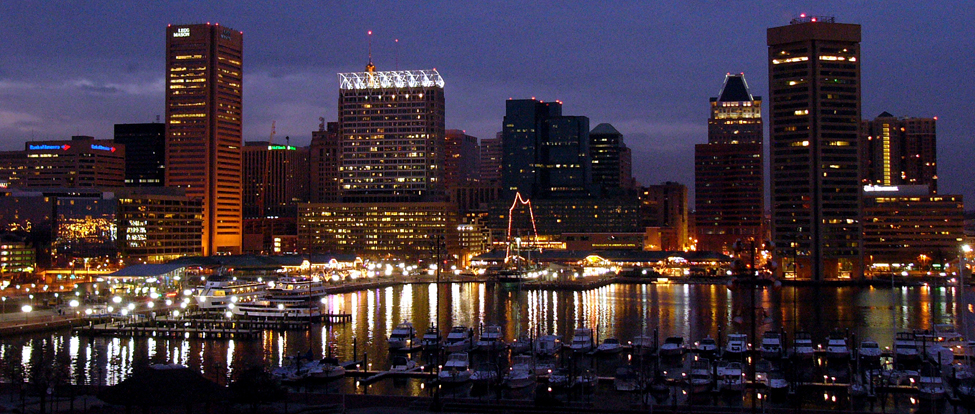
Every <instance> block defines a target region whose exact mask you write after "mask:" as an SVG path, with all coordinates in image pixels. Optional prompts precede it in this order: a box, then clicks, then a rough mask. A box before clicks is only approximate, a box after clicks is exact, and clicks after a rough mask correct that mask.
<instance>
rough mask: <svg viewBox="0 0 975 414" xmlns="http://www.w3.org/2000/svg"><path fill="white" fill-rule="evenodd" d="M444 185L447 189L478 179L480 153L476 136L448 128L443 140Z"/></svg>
mask: <svg viewBox="0 0 975 414" xmlns="http://www.w3.org/2000/svg"><path fill="white" fill-rule="evenodd" d="M444 154H445V156H444V187H445V188H446V189H447V191H448V192H449V191H451V190H452V189H453V188H456V187H458V186H463V185H469V184H472V183H474V182H476V181H477V180H478V175H479V174H480V165H479V164H480V163H479V159H480V154H478V150H477V137H473V136H470V135H467V133H466V132H464V131H463V130H460V129H448V130H447V132H446V135H445V140H444Z"/></svg>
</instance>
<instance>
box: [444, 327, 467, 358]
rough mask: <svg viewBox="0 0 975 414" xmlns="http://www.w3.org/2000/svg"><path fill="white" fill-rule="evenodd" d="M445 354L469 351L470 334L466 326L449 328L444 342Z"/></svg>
mask: <svg viewBox="0 0 975 414" xmlns="http://www.w3.org/2000/svg"><path fill="white" fill-rule="evenodd" d="M443 347H444V351H446V352H465V351H469V350H470V349H471V334H470V332H469V331H468V330H467V327H466V326H455V327H453V328H450V332H449V333H447V340H446V341H445V342H444V346H443Z"/></svg>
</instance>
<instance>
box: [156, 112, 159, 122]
mask: <svg viewBox="0 0 975 414" xmlns="http://www.w3.org/2000/svg"><path fill="white" fill-rule="evenodd" d="M156 123H157V124H158V123H159V115H158V114H157V115H156Z"/></svg>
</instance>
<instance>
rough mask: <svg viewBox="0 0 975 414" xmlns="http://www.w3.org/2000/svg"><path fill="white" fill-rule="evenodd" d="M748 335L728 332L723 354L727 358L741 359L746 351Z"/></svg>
mask: <svg viewBox="0 0 975 414" xmlns="http://www.w3.org/2000/svg"><path fill="white" fill-rule="evenodd" d="M747 347H748V336H746V335H745V334H728V344H727V345H725V348H724V356H725V358H729V359H741V358H742V356H743V355H745V353H746V352H748V349H747Z"/></svg>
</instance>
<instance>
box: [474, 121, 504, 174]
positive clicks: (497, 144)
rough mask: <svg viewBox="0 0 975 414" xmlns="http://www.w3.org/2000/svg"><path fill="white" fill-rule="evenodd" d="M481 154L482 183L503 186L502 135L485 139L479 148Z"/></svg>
mask: <svg viewBox="0 0 975 414" xmlns="http://www.w3.org/2000/svg"><path fill="white" fill-rule="evenodd" d="M478 151H480V153H481V160H480V162H481V165H480V167H481V176H480V180H481V182H484V183H488V184H494V185H497V186H500V185H501V133H500V132H499V133H498V135H497V136H495V137H494V138H484V139H482V140H481V144H480V145H479V146H478Z"/></svg>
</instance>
